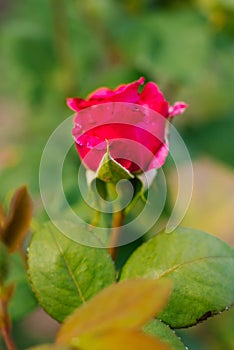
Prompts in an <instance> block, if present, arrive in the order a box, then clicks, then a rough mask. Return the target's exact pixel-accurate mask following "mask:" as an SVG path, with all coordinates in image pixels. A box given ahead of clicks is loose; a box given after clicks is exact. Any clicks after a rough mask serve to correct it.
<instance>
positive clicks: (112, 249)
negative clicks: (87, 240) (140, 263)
mask: <svg viewBox="0 0 234 350" xmlns="http://www.w3.org/2000/svg"><path fill="white" fill-rule="evenodd" d="M106 185H107V186H106V188H107V193H108V198H109V200H112V201H116V203H115V207H114V206H113V214H112V224H111V228H112V230H111V237H110V241H109V248H108V251H109V253H110V255H111V257H112V259H113V261H115V259H116V255H117V249H118V243H119V238H120V234H121V228H122V226H123V222H124V219H125V213H124V210H121V209H120V207H121V206H120V202H121V200H120V198H117V196H118V195H119V196H121V195H120V194H119V193H117V192H116V185H115V184H113V183H107V184H106Z"/></svg>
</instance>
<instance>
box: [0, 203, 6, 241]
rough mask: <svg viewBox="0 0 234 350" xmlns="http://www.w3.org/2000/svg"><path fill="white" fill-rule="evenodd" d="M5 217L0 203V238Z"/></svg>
mask: <svg viewBox="0 0 234 350" xmlns="http://www.w3.org/2000/svg"><path fill="white" fill-rule="evenodd" d="M5 219H6V215H5V212H4V210H3V207H2V205H1V203H0V238H1V236H2V234H3V226H4V222H5Z"/></svg>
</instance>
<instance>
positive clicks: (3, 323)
mask: <svg viewBox="0 0 234 350" xmlns="http://www.w3.org/2000/svg"><path fill="white" fill-rule="evenodd" d="M0 317H1V319H0V333H1V334H2V338H3V341H4V343H5V345H6V348H7V350H17V348H16V345H15V342H14V340H13V337H12V333H11V322H10V318H9V314H8V310H7V301H6V300H4V299H0Z"/></svg>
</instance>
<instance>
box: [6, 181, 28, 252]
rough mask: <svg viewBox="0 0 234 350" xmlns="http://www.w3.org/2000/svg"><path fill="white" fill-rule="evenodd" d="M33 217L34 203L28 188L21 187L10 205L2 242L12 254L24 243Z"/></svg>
mask: <svg viewBox="0 0 234 350" xmlns="http://www.w3.org/2000/svg"><path fill="white" fill-rule="evenodd" d="M31 217H32V201H31V198H30V196H29V193H28V190H27V188H26V186H23V187H20V188H19V189H18V190H17V191H16V192H15V194H14V197H13V198H12V201H11V204H10V210H9V215H8V217H7V218H6V220H5V225H4V227H3V232H2V235H1V237H2V241H3V243H5V244H6V245H7V247H8V249H9V251H10V252H14V251H16V250H17V249H18V248H19V246H20V245H21V243H22V242H23V240H24V238H25V236H26V234H27V232H28V229H29V225H30V221H31Z"/></svg>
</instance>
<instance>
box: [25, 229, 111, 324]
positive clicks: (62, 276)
mask: <svg viewBox="0 0 234 350" xmlns="http://www.w3.org/2000/svg"><path fill="white" fill-rule="evenodd" d="M84 234H85V232H84ZM28 263H29V276H30V280H31V283H32V288H33V290H34V292H35V294H36V296H37V298H38V300H39V303H40V304H41V306H42V307H43V308H44V309H45V310H46V311H47V312H48V313H49V314H50V315H51V316H52V317H53V318H54V319H56V320H58V321H60V322H61V321H63V320H64V319H65V318H66V317H67V316H68V315H70V314H71V313H72V312H73V311H74V310H75V309H76V308H77V307H78V306H79V305H81V304H83V303H84V302H86V301H87V300H88V299H89V298H91V297H92V296H93V295H95V294H96V293H97V292H99V291H100V290H102V289H103V288H104V287H106V286H108V285H110V284H111V283H113V282H114V281H115V270H114V265H113V262H112V260H111V258H110V256H109V254H108V253H107V251H106V250H104V249H98V248H91V247H87V246H83V245H81V244H79V243H76V242H74V241H73V240H71V239H68V238H67V237H65V236H64V235H63V234H61V232H60V231H58V229H56V228H55V227H54V226H53V225H52V224H47V225H45V226H44V227H43V228H42V229H41V230H39V231H38V232H36V233H35V234H34V235H33V238H32V241H31V244H30V248H29V255H28Z"/></svg>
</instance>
